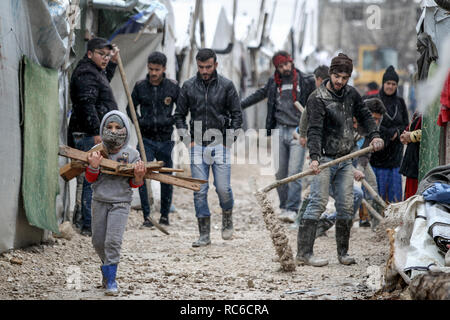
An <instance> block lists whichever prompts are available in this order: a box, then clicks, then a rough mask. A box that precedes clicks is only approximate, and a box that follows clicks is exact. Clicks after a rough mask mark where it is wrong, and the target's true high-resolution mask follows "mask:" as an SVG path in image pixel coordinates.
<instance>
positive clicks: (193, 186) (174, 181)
mask: <svg viewBox="0 0 450 320" xmlns="http://www.w3.org/2000/svg"><path fill="white" fill-rule="evenodd" d="M145 177H146V178H147V177H148V179H153V180H156V181H159V182H162V183H166V184H171V185H174V186H177V187H181V188H186V189H190V190H193V191H200V183H198V182H192V181H187V180H184V179H180V178H178V177H176V176H173V175H169V174H163V173H157V172H147V173H146V174H145Z"/></svg>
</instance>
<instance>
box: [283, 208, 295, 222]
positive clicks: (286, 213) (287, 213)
mask: <svg viewBox="0 0 450 320" xmlns="http://www.w3.org/2000/svg"><path fill="white" fill-rule="evenodd" d="M296 216H297V212H295V211H292V210H286V209H281V212H280V214H279V215H278V219H280V220H281V221H283V222H286V223H293V222H295V217H296Z"/></svg>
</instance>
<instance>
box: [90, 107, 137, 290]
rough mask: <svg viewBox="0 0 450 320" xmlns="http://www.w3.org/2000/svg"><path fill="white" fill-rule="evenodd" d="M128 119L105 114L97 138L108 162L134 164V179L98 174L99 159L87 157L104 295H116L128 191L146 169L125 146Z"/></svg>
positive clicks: (94, 237)
mask: <svg viewBox="0 0 450 320" xmlns="http://www.w3.org/2000/svg"><path fill="white" fill-rule="evenodd" d="M129 132H130V125H129V122H128V118H127V116H126V115H125V114H123V113H122V112H120V111H111V112H108V113H107V114H106V115H105V116H104V117H103V119H102V122H101V125H100V135H101V137H102V143H103V146H104V148H106V150H107V152H108V154H109V156H108V158H109V159H111V160H114V161H117V162H121V163H124V164H127V163H135V164H136V165H135V168H134V177H125V176H116V175H109V174H104V173H101V172H100V162H101V161H102V159H103V156H102V155H101V153H100V152H99V151H96V152H93V153H91V154H89V156H88V161H89V166H88V167H87V168H86V179H87V180H88V181H89V182H90V183H92V190H93V195H92V244H93V246H94V249H95V251H96V252H97V254H98V255H99V257H100V259H101V261H102V266H101V271H102V274H103V286H104V288H105V289H106V291H105V294H106V295H115V294H117V292H118V289H117V283H116V280H115V279H116V272H117V265H118V263H119V260H120V250H121V245H122V238H123V234H124V232H125V227H126V224H127V219H128V214H129V212H130V207H131V200H132V194H133V192H132V188H138V187H140V186H142V185H143V184H144V176H145V172H146V168H145V165H144V162H142V161H141V159H140V156H139V153H138V151H137V150H136V149H135V148H134V147H131V146H130V145H128V141H129V139H130V135H129Z"/></svg>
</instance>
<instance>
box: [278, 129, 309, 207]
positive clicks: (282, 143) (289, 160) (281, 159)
mask: <svg viewBox="0 0 450 320" xmlns="http://www.w3.org/2000/svg"><path fill="white" fill-rule="evenodd" d="M277 129H278V130H279V140H278V141H279V144H278V145H279V151H278V171H277V173H276V174H275V177H276V179H277V180H281V179H284V178H286V177H289V176H292V175H294V174H297V173H299V172H301V171H302V170H303V163H304V161H305V148H303V147H302V146H301V145H300V144H299V143H298V141H297V140H295V139H294V138H293V136H292V133H293V132H294V131H295V127H287V126H277ZM277 192H278V197H279V199H280V208H281V209H286V210H291V211H295V212H297V211H298V208H299V206H300V201H301V196H302V179H297V180H295V181H293V182H290V183H288V184H284V185H282V186H279V187H278V188H277Z"/></svg>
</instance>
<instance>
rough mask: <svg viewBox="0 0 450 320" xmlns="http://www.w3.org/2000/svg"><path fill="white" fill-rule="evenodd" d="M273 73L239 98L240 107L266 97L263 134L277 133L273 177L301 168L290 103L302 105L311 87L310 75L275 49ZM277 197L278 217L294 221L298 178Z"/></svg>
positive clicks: (296, 117)
mask: <svg viewBox="0 0 450 320" xmlns="http://www.w3.org/2000/svg"><path fill="white" fill-rule="evenodd" d="M272 63H273V65H274V66H275V73H274V75H273V76H272V77H270V78H269V80H268V81H267V83H266V85H265V86H264V87H263V88H260V89H258V90H257V91H256V92H255V93H253V94H252V95H250V96H249V97H247V98H245V99H244V100H243V101H241V107H242V109H245V108H248V107H249V106H251V105H253V104H255V103H258V102H259V101H261V100H263V99H265V98H268V101H267V118H266V129H267V135H270V134H271V130H273V129H277V130H278V133H279V143H278V146H279V151H278V170H277V172H276V174H275V176H276V178H277V180H281V179H284V178H286V177H288V176H291V175H294V174H296V173H299V172H301V171H302V170H303V162H304V159H305V148H304V147H303V146H301V145H300V144H299V143H298V142H297V140H295V139H294V136H293V133H294V132H295V130H296V128H297V126H298V123H299V121H300V117H301V114H302V113H301V112H300V111H299V110H298V109H297V107H296V106H295V105H294V102H296V101H298V102H300V104H301V105H302V106H305V105H306V101H307V99H308V97H309V95H310V94H311V92H313V91H314V89H315V81H314V77H313V76H312V75H306V74H305V73H303V72H301V71H300V70H298V69H296V68H295V66H294V63H293V60H292V58H291V56H290V55H289V54H288V53H287V52H285V51H278V52H276V53H275V54H274V56H273V58H272ZM277 192H278V197H279V199H280V209H281V215H280V219H282V220H284V221H287V222H294V220H295V217H296V215H297V211H298V209H299V205H300V201H301V192H302V181H301V179H299V180H296V181H293V182H290V183H288V184H285V185H282V186H280V187H278V188H277Z"/></svg>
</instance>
